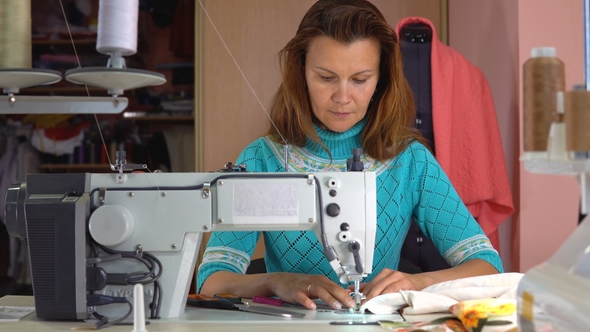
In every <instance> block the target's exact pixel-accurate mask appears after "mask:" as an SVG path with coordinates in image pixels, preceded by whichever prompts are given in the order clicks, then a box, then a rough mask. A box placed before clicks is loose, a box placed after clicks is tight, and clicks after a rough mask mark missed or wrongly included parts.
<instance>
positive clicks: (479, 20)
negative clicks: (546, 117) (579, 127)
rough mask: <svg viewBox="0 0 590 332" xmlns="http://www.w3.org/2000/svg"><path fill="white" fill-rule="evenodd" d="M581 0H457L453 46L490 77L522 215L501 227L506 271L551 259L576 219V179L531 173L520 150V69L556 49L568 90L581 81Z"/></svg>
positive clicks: (452, 8)
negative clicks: (540, 52)
mask: <svg viewBox="0 0 590 332" xmlns="http://www.w3.org/2000/svg"><path fill="white" fill-rule="evenodd" d="M582 28H583V25H582V1H581V0H562V1H556V0H517V1H515V0H483V1H470V0H451V1H449V44H450V46H451V47H453V48H455V49H457V50H458V51H459V52H461V53H462V54H463V55H464V56H465V57H466V58H467V59H469V60H470V61H471V62H473V63H474V64H475V65H476V66H478V67H479V68H480V69H481V70H482V71H483V72H484V74H485V75H486V77H487V79H488V81H489V83H490V87H491V89H492V93H493V95H494V102H495V105H496V109H497V114H498V121H499V125H500V131H501V135H502V140H503V146H504V151H505V157H506V162H507V166H508V171H509V176H510V178H511V183H512V190H513V196H514V200H515V205H516V210H517V211H516V213H515V214H514V215H513V218H512V219H511V220H508V221H507V222H505V223H504V225H502V227H501V229H500V230H501V248H502V250H501V255H502V258H503V259H504V263H505V268H506V269H507V270H508V271H520V272H525V271H526V270H528V269H529V268H531V267H533V266H535V265H537V264H539V263H541V262H543V261H545V260H547V259H548V258H549V257H550V256H551V255H552V254H553V253H554V252H555V251H556V250H557V248H559V246H560V245H561V244H562V243H563V241H565V239H566V238H567V236H569V234H571V232H572V231H573V230H574V228H575V227H576V224H577V220H578V204H579V203H578V202H579V186H578V185H577V182H576V181H575V179H573V178H569V177H564V176H557V175H542V174H532V173H529V172H527V171H525V170H524V169H523V164H522V163H521V162H520V161H519V159H518V158H519V156H520V154H521V153H522V134H521V133H522V130H521V127H522V125H521V119H522V102H521V100H522V96H521V91H522V66H523V64H524V62H525V61H526V60H528V58H529V56H530V49H531V48H533V47H538V46H555V47H556V48H557V53H558V56H559V57H560V58H561V59H562V60H563V61H564V62H565V65H566V80H567V87H568V88H571V86H572V85H573V84H575V83H581V82H582V80H583V77H582V75H583V70H582V69H583V46H582V45H583V37H582V31H583V30H582Z"/></svg>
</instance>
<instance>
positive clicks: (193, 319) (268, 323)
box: [0, 295, 400, 332]
mask: <svg viewBox="0 0 590 332" xmlns="http://www.w3.org/2000/svg"><path fill="white" fill-rule="evenodd" d="M0 306H13V307H34V300H33V297H32V296H13V295H9V296H5V297H2V298H0ZM275 308H276V307H275ZM288 310H292V311H299V312H302V313H304V314H305V315H306V316H305V318H282V317H278V316H269V315H261V314H256V313H248V312H241V311H230V310H216V309H202V308H192V307H187V309H186V311H185V313H184V314H183V315H181V316H180V317H178V318H168V319H160V320H151V321H150V324H149V325H147V326H146V329H147V330H148V331H178V332H181V331H191V332H192V331H240V332H244V331H257V332H266V331H277V330H280V331H314V330H316V331H321V332H329V331H347V332H356V331H385V329H383V328H381V327H380V326H379V325H353V326H350V325H348V326H342V325H330V322H333V321H348V320H363V319H365V320H367V321H377V320H396V319H397V320H399V318H400V317H399V316H396V315H360V314H339V313H334V312H333V311H328V310H306V309H296V308H295V309H293V308H289V309H288ZM129 321H130V322H131V321H132V316H131V318H130V319H129ZM93 323H95V321H94V322H83V321H71V322H67V321H46V320H40V319H38V318H37V317H36V315H35V313H32V314H30V315H28V316H27V317H25V318H23V319H21V320H20V321H16V322H0V331H2V332H4V331H6V332H9V331H10V332H12V331H19V332H20V331H23V332H26V331H39V332H44V331H72V330H77V328H78V327H83V326H86V327H91V326H93ZM320 329H321V330H320ZM104 330H105V331H113V332H116V331H128V332H129V331H132V330H133V326H132V325H117V326H109V327H107V328H105V329H104Z"/></svg>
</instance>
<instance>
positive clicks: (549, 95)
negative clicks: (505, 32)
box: [523, 47, 565, 157]
mask: <svg viewBox="0 0 590 332" xmlns="http://www.w3.org/2000/svg"><path fill="white" fill-rule="evenodd" d="M523 71H524V75H523V76H524V78H523V83H524V84H523V85H524V93H523V94H524V102H523V106H524V128H523V131H524V151H525V152H532V153H542V154H545V157H546V151H547V140H548V138H549V131H550V128H551V122H553V119H554V117H555V116H557V92H559V91H565V68H564V64H563V62H562V61H561V60H560V59H559V58H557V57H556V50H555V48H553V47H538V48H533V49H532V50H531V58H530V59H529V60H528V61H527V62H526V63H525V64H524V68H523Z"/></svg>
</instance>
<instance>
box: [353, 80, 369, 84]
mask: <svg viewBox="0 0 590 332" xmlns="http://www.w3.org/2000/svg"><path fill="white" fill-rule="evenodd" d="M353 81H354V83H357V84H363V83H365V82H366V81H367V79H363V80H353Z"/></svg>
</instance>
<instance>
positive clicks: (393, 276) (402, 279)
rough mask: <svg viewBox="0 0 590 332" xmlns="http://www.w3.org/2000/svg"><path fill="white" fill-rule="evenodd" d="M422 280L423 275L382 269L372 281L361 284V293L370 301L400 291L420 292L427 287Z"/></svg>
mask: <svg viewBox="0 0 590 332" xmlns="http://www.w3.org/2000/svg"><path fill="white" fill-rule="evenodd" d="M424 278H425V275H423V274H407V273H403V272H399V271H396V270H390V269H383V270H382V271H381V273H379V274H378V275H377V276H376V277H375V278H373V280H371V281H370V282H368V283H364V284H361V292H362V293H363V294H364V295H365V296H366V298H367V300H370V299H372V298H374V297H376V296H379V295H381V294H387V293H395V292H397V291H399V290H402V289H403V290H421V289H423V288H425V287H426V286H427V285H426V284H425V280H424ZM351 287H352V286H351ZM351 289H352V288H351Z"/></svg>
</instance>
